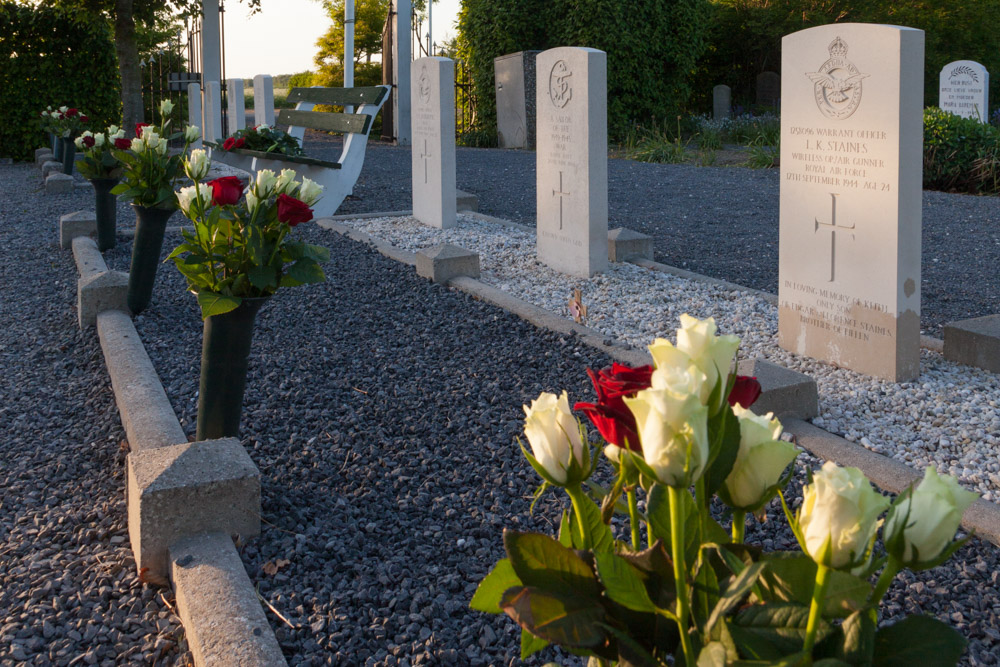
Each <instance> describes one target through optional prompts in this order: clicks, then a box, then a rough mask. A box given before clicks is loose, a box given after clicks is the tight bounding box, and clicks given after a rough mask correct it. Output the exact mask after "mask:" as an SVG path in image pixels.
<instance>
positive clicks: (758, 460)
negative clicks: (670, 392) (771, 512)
mask: <svg viewBox="0 0 1000 667" xmlns="http://www.w3.org/2000/svg"><path fill="white" fill-rule="evenodd" d="M732 410H733V414H735V415H736V416H737V417H738V418H739V420H740V449H739V453H737V455H736V461H735V463H733V469H732V471H730V473H729V476H728V477H727V478H726V481H725V482H724V486H725V488H726V492H727V493H728V494H729V500H730V501H731V503H732V506H733V507H735V508H737V509H748V508H751V507H756V506H757V505H759V504H760V502H761V501H762V500H764V494H765V492H766V491H767V490H768V489H769V488H771V487H772V486H774V485H775V484H777V483H778V482H779V481H780V480H781V473H783V472H784V471H785V468H787V467H788V464H789V463H791V462H792V461H794V460H795V457H796V456H798V454H799V450H798V448H796V447H795V445H793V444H792V443H790V442H785V441H783V440H779V438H780V437H781V430H782V429H781V422H779V421H778V420H777V419H773V417H774V415H773V414H772V413H770V412H769V413H767V415H765V416H762V417H758V416H757V415H755V414H754V413H752V412H750V411H749V410H746V409H744V408H743V407H742V406H739V405H735V406H733V408H732Z"/></svg>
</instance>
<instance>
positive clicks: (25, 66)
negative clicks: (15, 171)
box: [0, 0, 121, 159]
mask: <svg viewBox="0 0 1000 667" xmlns="http://www.w3.org/2000/svg"><path fill="white" fill-rule="evenodd" d="M0 62H3V67H0V156H5V157H13V158H15V159H29V158H30V157H31V156H32V151H33V150H34V149H35V148H39V147H41V146H45V145H47V144H48V139H47V137H46V136H45V134H44V133H43V132H42V130H41V126H40V124H39V122H38V121H39V117H38V112H39V111H41V110H42V109H44V108H45V107H46V106H47V105H50V104H51V105H52V106H53V107H59V106H62V105H66V106H70V107H76V108H78V109H80V110H81V111H83V112H84V113H86V114H87V115H88V116H89V117H90V122H91V125H92V126H93V127H95V128H102V127H106V126H107V125H108V124H110V123H114V122H118V121H119V119H120V118H121V101H120V95H119V78H118V66H117V63H118V61H117V59H116V57H115V49H114V41H113V39H112V35H111V28H110V26H109V25H108V23H107V21H104V20H101V19H99V18H95V17H94V15H93V14H88V13H87V12H84V11H76V10H67V9H62V8H58V7H48V6H44V7H28V6H24V5H19V4H15V3H13V2H9V1H8V2H5V1H2V0H0Z"/></svg>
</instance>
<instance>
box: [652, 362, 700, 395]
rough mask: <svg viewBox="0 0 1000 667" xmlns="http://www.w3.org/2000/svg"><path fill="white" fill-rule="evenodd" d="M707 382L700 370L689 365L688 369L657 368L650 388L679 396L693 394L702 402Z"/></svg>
mask: <svg viewBox="0 0 1000 667" xmlns="http://www.w3.org/2000/svg"><path fill="white" fill-rule="evenodd" d="M689 361H690V360H689ZM707 380H708V378H707V377H706V376H705V374H704V373H703V372H702V371H701V369H700V368H698V367H697V366H695V365H694V364H693V363H689V364H688V365H687V366H686V367H684V366H665V367H663V368H657V369H656V370H655V371H653V374H652V375H651V376H650V386H651V388H653V389H669V390H671V391H673V392H674V393H677V394H683V395H687V394H693V395H694V396H697V397H698V398H699V400H700V399H701V396H702V390H703V389H704V387H705V383H706V381H707Z"/></svg>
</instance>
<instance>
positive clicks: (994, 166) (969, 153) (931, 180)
mask: <svg viewBox="0 0 1000 667" xmlns="http://www.w3.org/2000/svg"><path fill="white" fill-rule="evenodd" d="M924 187H925V188H927V189H928V190H943V191H945V192H968V193H972V194H987V193H996V192H998V191H1000V129H997V128H996V127H994V126H992V125H986V124H984V123H980V122H979V121H978V120H975V119H972V118H962V117H960V116H956V115H954V114H951V113H948V112H947V111H942V110H941V109H938V108H936V107H931V108H929V109H925V110H924Z"/></svg>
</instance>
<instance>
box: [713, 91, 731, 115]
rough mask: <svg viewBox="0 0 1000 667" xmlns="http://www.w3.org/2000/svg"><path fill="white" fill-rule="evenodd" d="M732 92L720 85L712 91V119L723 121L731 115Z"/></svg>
mask: <svg viewBox="0 0 1000 667" xmlns="http://www.w3.org/2000/svg"><path fill="white" fill-rule="evenodd" d="M732 109H733V91H732V90H731V89H730V88H729V86H727V85H725V84H720V85H718V86H716V87H715V88H713V89H712V118H714V119H715V120H724V119H726V118H729V117H730V116H731V115H732Z"/></svg>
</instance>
